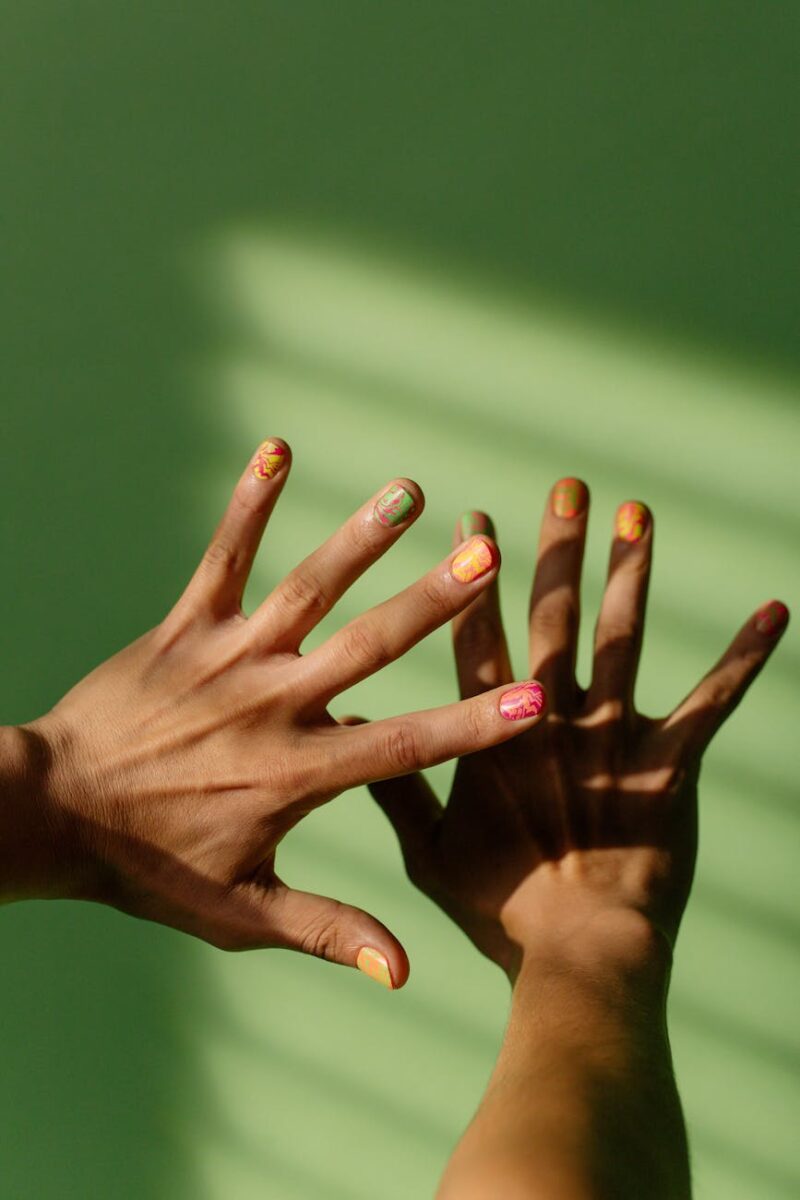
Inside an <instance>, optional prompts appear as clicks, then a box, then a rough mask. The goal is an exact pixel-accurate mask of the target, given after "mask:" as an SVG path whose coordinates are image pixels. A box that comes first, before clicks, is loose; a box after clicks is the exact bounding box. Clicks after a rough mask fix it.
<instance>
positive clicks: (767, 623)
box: [753, 600, 789, 637]
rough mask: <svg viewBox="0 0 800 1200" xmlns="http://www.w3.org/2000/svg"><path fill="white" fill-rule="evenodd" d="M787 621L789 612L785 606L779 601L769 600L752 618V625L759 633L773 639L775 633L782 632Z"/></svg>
mask: <svg viewBox="0 0 800 1200" xmlns="http://www.w3.org/2000/svg"><path fill="white" fill-rule="evenodd" d="M788 620H789V610H788V608H787V607H786V605H785V604H784V603H783V602H782V601H780V600H770V602H769V603H768V604H765V605H764V607H763V608H760V609H759V610H758V612H757V613H756V615H755V616H754V617H753V624H754V626H755V627H756V629H757V630H758V632H759V633H766V634H768V635H769V636H770V637H774V636H775V634H776V633H782V632H783V630H784V629H785V628H786V623H787V621H788Z"/></svg>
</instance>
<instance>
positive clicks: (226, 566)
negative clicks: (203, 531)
mask: <svg viewBox="0 0 800 1200" xmlns="http://www.w3.org/2000/svg"><path fill="white" fill-rule="evenodd" d="M236 560H237V553H236V549H235V548H234V547H233V546H231V545H230V544H229V543H228V542H226V541H225V540H224V539H223V538H219V537H217V538H214V540H213V541H212V542H211V543H210V545H209V546H208V547H207V548H206V552H205V554H204V555H203V562H204V563H205V564H206V566H209V567H215V568H220V567H221V568H222V569H223V570H224V571H232V570H233V568H234V567H235V566H236Z"/></svg>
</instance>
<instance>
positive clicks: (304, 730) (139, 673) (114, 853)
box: [0, 439, 536, 987]
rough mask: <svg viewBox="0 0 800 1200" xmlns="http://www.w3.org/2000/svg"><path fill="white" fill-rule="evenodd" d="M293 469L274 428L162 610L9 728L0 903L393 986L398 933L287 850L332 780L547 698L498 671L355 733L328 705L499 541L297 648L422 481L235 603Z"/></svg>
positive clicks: (504, 720)
mask: <svg viewBox="0 0 800 1200" xmlns="http://www.w3.org/2000/svg"><path fill="white" fill-rule="evenodd" d="M289 465H290V453H289V449H288V447H287V446H286V444H285V443H284V442H282V441H280V440H279V439H271V440H269V441H267V442H265V443H263V445H262V446H261V447H260V448H259V450H258V451H257V453H256V454H255V456H254V457H253V459H252V460H251V462H250V464H249V465H248V467H247V469H246V470H245V472H244V474H243V475H242V477H241V479H240V481H239V483H238V485H237V487H236V489H235V491H234V493H233V497H232V499H231V501H230V504H229V506H228V508H227V511H226V513H225V515H224V517H223V519H222V522H221V524H220V525H219V528H218V529H217V531H216V533H215V535H214V537H213V539H212V541H211V544H210V546H209V547H208V550H207V551H206V553H205V555H204V557H203V560H202V562H201V563H200V566H199V567H198V569H197V571H196V573H195V574H194V576H193V578H192V580H191V581H190V583H189V585H188V587H187V589H186V591H185V593H184V594H183V596H182V597H181V598H180V600H179V601H178V603H177V604H176V606H175V608H174V609H173V610H172V611H171V612H170V613H169V615H168V616H167V617H166V619H165V620H164V621H163V622H162V623H161V624H160V625H159V626H158V627H157V628H155V629H153V630H152V631H151V632H149V633H147V634H145V635H144V636H143V637H141V638H140V639H139V640H138V641H136V642H135V643H133V644H132V645H131V646H129V647H127V648H126V649H125V650H123V651H122V652H121V653H119V654H117V655H116V656H115V657H114V658H112V659H110V660H109V661H108V662H105V663H103V664H102V665H101V666H100V667H99V668H98V669H97V670H95V671H94V672H92V674H91V675H89V676H88V677H87V678H86V679H84V680H83V681H82V682H81V683H79V684H78V685H77V686H76V687H75V688H73V690H72V691H70V692H69V694H68V695H67V696H65V697H64V699H63V700H62V701H61V702H60V703H59V704H57V705H56V707H55V708H54V709H53V710H52V712H50V713H48V714H47V715H46V716H44V717H42V718H41V719H39V720H37V721H34V722H33V723H31V724H29V725H26V726H21V727H19V728H8V729H6V730H4V731H2V735H1V736H0V800H1V801H2V804H0V888H1V889H2V892H3V896H4V898H5V899H16V898H22V897H26V896H47V895H50V896H74V897H81V898H89V899H93V900H98V901H102V902H104V903H107V904H111V905H114V906H116V907H118V908H120V909H123V910H125V911H126V912H129V913H132V914H134V915H136V916H139V917H146V918H149V919H151V920H154V921H159V922H162V923H164V924H167V925H172V926H174V927H176V928H177V929H181V930H184V931H186V932H188V933H192V934H195V935H196V936H198V937H201V938H204V939H205V940H207V941H209V942H212V943H213V944H215V945H217V946H221V947H225V948H229V949H244V948H248V947H266V946H283V947H290V948H293V949H297V950H301V951H305V952H306V953H310V954H316V955H319V956H321V957H324V958H327V959H331V960H334V961H336V962H340V963H345V964H348V965H351V966H354V965H358V966H360V967H361V968H362V969H363V970H365V971H366V972H367V973H368V974H370V975H372V976H373V977H374V978H377V979H378V980H379V981H380V982H382V983H384V984H386V986H388V987H400V986H402V984H403V983H404V982H405V979H406V977H407V975H408V962H407V959H406V956H405V953H404V951H403V948H402V947H401V946H400V944H399V943H398V942H397V940H396V939H395V938H394V937H393V936H392V934H391V933H389V931H388V930H387V929H385V927H384V926H383V925H381V924H380V922H379V921H377V920H376V919H375V918H374V917H372V916H369V915H368V914H366V913H364V912H361V911H360V910H358V909H355V908H351V907H349V906H348V905H346V904H343V903H340V902H339V901H338V900H333V899H328V898H325V897H321V896H315V895H312V894H310V893H307V892H304V891H297V890H295V889H294V888H292V887H289V886H287V885H286V884H285V883H284V882H283V881H282V880H281V879H280V878H279V876H278V875H277V873H276V865H275V857H276V849H277V846H278V844H279V842H280V841H281V839H282V838H283V837H284V836H285V835H286V833H287V832H288V831H289V830H290V829H291V828H292V827H293V826H294V825H295V824H296V823H297V822H298V821H299V820H300V819H301V818H302V817H303V816H304V815H305V814H306V813H308V812H309V811H310V810H311V809H313V808H315V807H317V806H318V805H320V804H323V803H325V802H326V801H328V800H330V799H331V797H333V796H335V795H336V794H337V793H338V792H341V791H343V790H344V789H346V788H350V787H353V786H355V785H356V784H361V783H363V782H365V781H367V780H373V779H380V778H384V777H389V776H392V775H397V774H400V773H404V772H408V771H409V770H413V769H416V768H420V767H424V766H426V765H428V764H432V763H435V762H439V761H441V760H443V759H446V758H451V757H453V756H454V755H459V754H464V753H468V752H470V751H472V750H476V749H480V748H483V747H485V746H489V745H492V744H494V743H496V742H500V741H504V740H506V739H507V738H510V737H512V736H513V735H514V734H515V733H518V732H519V731H520V730H522V729H525V728H527V727H528V726H530V725H531V724H532V723H533V722H534V721H535V720H536V713H535V712H533V711H531V713H528V712H527V711H526V710H525V709H520V708H518V707H516V708H514V710H513V712H511V711H507V706H506V707H505V708H504V702H503V695H504V693H505V692H506V691H508V689H507V688H502V687H500V688H498V689H496V690H495V691H494V692H482V693H481V694H479V695H475V696H474V697H472V698H471V699H469V700H466V701H464V702H462V703H460V704H453V705H449V706H447V707H444V708H439V709H434V710H431V711H428V712H417V713H411V714H407V715H405V716H399V717H394V718H391V719H388V720H385V721H380V722H377V723H376V724H374V725H370V726H365V727H364V728H360V729H348V728H344V727H342V726H340V725H338V724H337V723H336V722H335V721H334V720H333V719H332V718H331V717H330V716H329V715H328V712H327V705H328V703H329V701H330V700H331V699H332V698H333V697H334V696H336V695H338V694H339V693H340V692H342V691H343V690H345V689H346V688H348V687H349V686H350V685H351V684H354V683H356V682H357V681H358V680H360V679H363V678H365V677H366V676H368V675H370V674H372V673H373V672H374V671H377V670H379V669H380V668H381V667H383V666H385V665H386V664H387V663H389V662H391V661H392V660H393V659H396V658H398V657H399V656H400V655H402V654H404V653H405V651H406V650H408V649H409V648H410V647H411V646H413V645H414V644H415V643H416V642H418V641H419V640H420V638H423V637H425V636H426V634H428V633H430V632H431V630H433V629H435V628H436V627H437V626H439V625H440V624H442V623H443V622H444V621H446V620H448V619H450V618H451V617H453V616H454V615H455V614H456V613H458V612H459V611H460V610H461V609H462V608H464V606H465V605H467V604H469V603H470V602H471V601H473V600H474V599H475V598H476V597H477V596H478V595H479V594H480V592H481V591H482V590H483V589H484V588H485V587H486V586H487V585H488V584H489V583H490V582H491V581H492V580H493V579H494V577H495V575H496V573H497V568H498V565H499V556H498V553H497V549H496V547H495V545H494V543H493V541H492V540H491V538H489V537H486V536H475V537H470V538H469V539H468V540H466V542H465V544H464V545H463V546H460V547H459V548H458V549H457V551H456V552H455V553H453V554H451V555H449V556H448V557H447V558H446V559H445V560H444V561H443V562H441V563H439V564H438V565H437V566H436V567H434V568H433V569H432V570H431V571H430V572H429V573H428V574H427V575H425V576H424V577H423V578H422V579H419V580H417V581H416V582H415V583H412V584H411V585H410V586H409V587H408V588H407V589H406V590H405V591H404V592H402V593H401V594H400V595H397V596H395V597H394V598H392V599H390V600H387V601H386V603H384V604H382V605H379V606H378V607H377V608H375V609H373V610H372V611H370V612H367V613H365V614H364V615H362V616H360V617H358V618H357V619H356V620H354V621H352V622H351V623H350V624H349V625H347V626H345V627H344V628H342V629H340V630H339V631H338V632H337V633H335V634H334V635H333V636H332V637H331V638H330V639H329V640H328V641H327V642H325V643H324V645H322V646H320V647H319V648H318V649H315V650H313V651H312V652H311V653H309V654H307V655H305V656H301V654H300V647H301V644H302V642H303V639H304V638H305V637H306V635H307V634H308V633H309V632H310V631H311V630H312V629H313V628H314V627H315V625H316V624H317V623H318V622H319V621H320V620H321V618H322V617H323V616H324V615H325V614H326V613H327V612H329V610H330V609H331V608H332V607H333V605H334V604H335V603H336V601H337V600H338V599H339V597H340V596H341V595H342V594H343V593H344V591H345V590H346V589H347V588H348V587H349V586H350V585H351V584H352V583H353V582H354V581H355V580H356V579H357V578H358V577H359V576H360V575H361V574H362V573H363V572H364V571H365V570H366V569H367V568H368V567H369V566H370V565H371V564H372V563H374V562H375V561H376V560H377V559H378V558H380V556H381V555H382V554H384V553H385V552H386V551H387V550H388V549H389V548H390V547H391V546H392V545H393V544H394V543H395V542H396V541H397V540H398V538H399V537H400V536H401V534H402V533H403V532H404V531H405V530H406V529H407V528H409V526H410V525H411V524H412V523H413V522H414V521H415V520H416V518H417V517H418V516H419V514H420V512H421V511H422V507H423V497H422V493H421V491H420V489H419V488H418V486H417V485H416V484H414V483H412V482H410V481H409V480H406V479H400V480H396V481H394V482H393V483H391V484H390V485H389V486H387V487H385V488H383V489H381V492H380V493H379V494H378V495H377V496H375V497H373V498H372V499H370V500H369V501H368V502H367V503H366V504H365V505H364V506H363V507H362V508H361V509H359V511H358V512H356V513H355V514H354V515H353V516H352V517H350V519H349V520H348V521H346V522H345V524H344V525H343V526H342V527H341V528H340V529H339V530H337V532H336V533H334V534H333V536H332V537H331V538H330V539H329V540H328V541H327V542H326V543H325V544H324V545H323V546H321V547H320V548H319V549H318V550H316V551H315V552H314V553H313V554H311V555H310V557H308V558H307V559H306V560H305V561H304V562H302V563H301V564H300V565H299V566H298V567H296V568H295V569H294V570H293V571H292V572H291V573H290V574H289V575H287V576H286V578H285V579H284V580H283V582H282V583H280V584H278V586H277V587H276V588H275V589H274V591H273V592H272V593H271V594H270V595H269V596H267V598H266V599H265V600H264V601H263V603H262V604H261V605H260V606H259V607H258V608H257V609H256V611H255V612H254V613H253V614H252V615H251V616H250V617H245V615H244V613H243V612H242V607H241V601H242V594H243V591H244V587H245V583H246V581H247V578H248V574H249V572H250V568H251V565H252V562H253V559H254V556H255V554H256V550H257V548H258V545H259V542H260V540H261V535H262V533H263V530H264V527H265V525H266V523H267V521H268V519H269V517H270V514H271V512H272V509H273V507H274V505H275V503H276V501H277V499H278V496H279V494H280V491H281V489H282V487H283V484H284V482H285V480H286V478H287V475H288V471H289ZM509 718H513V719H509Z"/></svg>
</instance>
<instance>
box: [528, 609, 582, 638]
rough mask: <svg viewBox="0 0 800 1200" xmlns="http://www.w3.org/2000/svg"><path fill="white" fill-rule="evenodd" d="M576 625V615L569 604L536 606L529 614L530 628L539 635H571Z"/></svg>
mask: <svg viewBox="0 0 800 1200" xmlns="http://www.w3.org/2000/svg"><path fill="white" fill-rule="evenodd" d="M576 625H577V613H576V611H575V608H574V607H573V605H571V604H563V603H557V604H537V605H536V606H535V608H534V609H533V610H532V612H531V628H532V629H533V630H534V631H535V632H536V633H539V634H558V635H559V636H561V635H563V634H564V633H565V632H566V633H571V632H572V631H573V630H574V629H575V627H576Z"/></svg>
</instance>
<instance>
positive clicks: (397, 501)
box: [374, 483, 417, 525]
mask: <svg viewBox="0 0 800 1200" xmlns="http://www.w3.org/2000/svg"><path fill="white" fill-rule="evenodd" d="M416 507H417V506H416V502H415V500H414V497H413V496H412V495H411V493H410V492H407V491H406V489H405V488H404V487H400V484H399V483H394V484H392V486H391V487H390V488H389V489H388V491H386V492H384V493H383V495H382V496H381V498H380V500H377V501H376V502H375V508H374V512H375V516H376V517H377V518H378V520H379V521H380V523H381V525H399V524H400V523H401V522H402V521H405V519H406V517H409V516H411V514H412V512H413V511H414V509H415V508H416Z"/></svg>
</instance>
